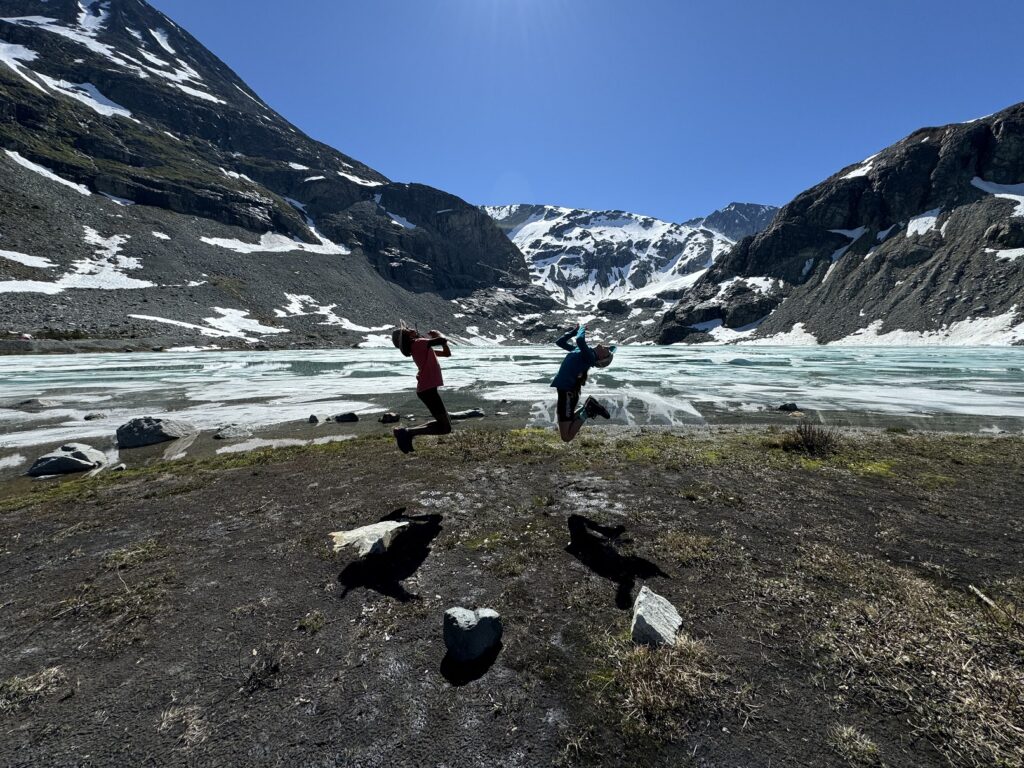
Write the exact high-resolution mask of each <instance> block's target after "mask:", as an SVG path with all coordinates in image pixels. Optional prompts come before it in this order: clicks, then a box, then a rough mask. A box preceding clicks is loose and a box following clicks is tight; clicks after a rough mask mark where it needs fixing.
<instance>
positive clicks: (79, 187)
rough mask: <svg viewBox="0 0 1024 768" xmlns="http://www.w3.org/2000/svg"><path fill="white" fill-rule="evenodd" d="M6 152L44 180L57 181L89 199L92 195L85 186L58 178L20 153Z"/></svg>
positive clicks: (61, 177)
mask: <svg viewBox="0 0 1024 768" xmlns="http://www.w3.org/2000/svg"><path fill="white" fill-rule="evenodd" d="M4 152H6V153H7V156H8V157H9V158H11V160H13V161H14V162H16V163H17V164H18V165H20V166H21V167H22V168H26V169H27V170H30V171H32V172H34V173H38V174H39V175H40V176H42V177H43V178H46V179H49V180H50V181H55V182H57V183H58V184H62V185H64V186H65V187H68V188H69V189H73V190H75V192H77V193H78V194H80V195H85V196H87V197H88V196H89V195H91V194H92V192H90V191H89V188H88V187H86V186H85V185H84V184H76V183H75V182H73V181H68V180H67V179H65V178H64V177H63V176H58V175H57V174H56V173H54V172H53V171H51V170H50V169H49V168H45V167H43V166H41V165H39V164H38V163H33V162H32V161H31V160H29V159H28V158H26V157H22V155H21V153H20V152H12V151H11V150H9V149H5V150H4Z"/></svg>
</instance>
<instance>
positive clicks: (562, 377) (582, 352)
mask: <svg viewBox="0 0 1024 768" xmlns="http://www.w3.org/2000/svg"><path fill="white" fill-rule="evenodd" d="M586 332H587V329H586V328H580V329H579V331H569V332H568V333H567V334H565V335H564V336H562V337H561V338H560V339H559V340H558V341H556V342H555V344H557V345H558V346H560V347H561V348H562V349H565V350H568V352H569V354H568V355H566V356H565V360H563V361H562V366H561V367H560V368H559V369H558V375H557V376H555V378H554V380H553V381H552V382H551V386H552V387H554V388H555V389H568V390H573V389H576V387H577V386H578V385H579V380H580V377H581V376H583V374H585V373H586V372H587V371H589V370H590V368H591V366H592V365H594V363H596V362H597V353H596V352H594V350H592V349H591V348H590V347H589V346H587V339H586ZM574 335H575V336H576V346H573V345H572V342H570V341H569V339H571V338H572V337H573V336H574Z"/></svg>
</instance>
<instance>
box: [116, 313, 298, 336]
mask: <svg viewBox="0 0 1024 768" xmlns="http://www.w3.org/2000/svg"><path fill="white" fill-rule="evenodd" d="M212 309H213V311H214V312H216V313H217V315H218V316H217V317H204V318H203V322H204V323H206V325H197V324H196V323H186V322H183V321H181V320H171V319H169V318H166V317H157V316H155V315H128V317H131V318H133V319H135V320H147V321H149V322H152V323H163V324H164V325H174V326H177V327H179V328H189V329H191V330H193V331H198V332H199V333H201V334H202V335H203V336H210V337H213V338H235V339H242V340H243V341H246V342H249V343H250V344H252V343H255V342H257V341H259V339H258V338H254V337H253V336H250V335H249V334H250V333H255V334H259V335H262V336H267V335H269V334H276V333H288V329H287V328H274V327H273V326H269V325H263V324H262V323H260V322H259V321H258V320H255V319H253V318H251V317H249V312H248V311H247V310H243V309H229V308H228V309H226V308H224V307H212Z"/></svg>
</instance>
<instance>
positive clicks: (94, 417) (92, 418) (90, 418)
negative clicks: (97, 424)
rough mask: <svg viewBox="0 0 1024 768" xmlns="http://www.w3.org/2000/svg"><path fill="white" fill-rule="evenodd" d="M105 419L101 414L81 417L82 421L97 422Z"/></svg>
mask: <svg viewBox="0 0 1024 768" xmlns="http://www.w3.org/2000/svg"><path fill="white" fill-rule="evenodd" d="M102 418H105V414H102V413H87V414H85V416H83V417H82V419H83V421H99V420H100V419H102Z"/></svg>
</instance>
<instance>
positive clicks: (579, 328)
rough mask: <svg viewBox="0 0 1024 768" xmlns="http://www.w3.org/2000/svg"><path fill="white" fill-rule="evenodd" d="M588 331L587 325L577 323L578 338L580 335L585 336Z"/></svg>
mask: <svg viewBox="0 0 1024 768" xmlns="http://www.w3.org/2000/svg"><path fill="white" fill-rule="evenodd" d="M586 332H587V326H585V325H577V326H576V337H577V338H579V337H580V336H583V335H584V334H585V333H586Z"/></svg>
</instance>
